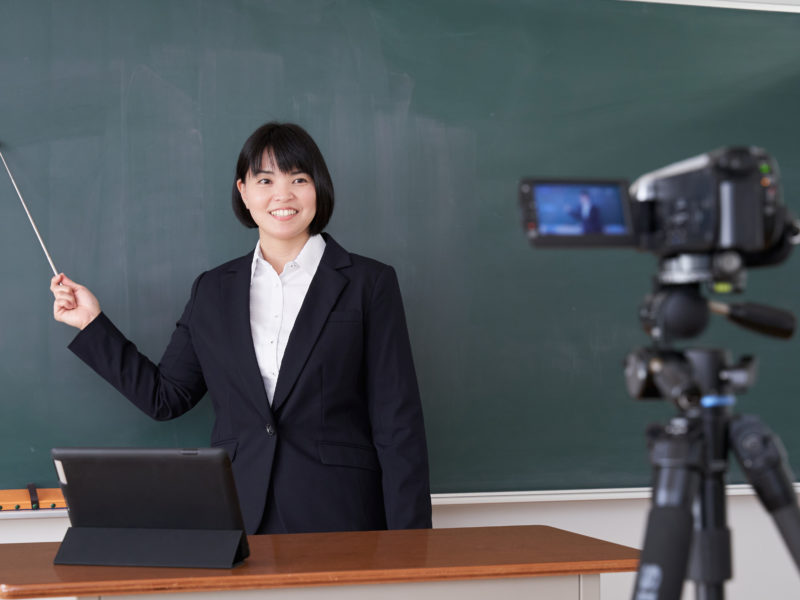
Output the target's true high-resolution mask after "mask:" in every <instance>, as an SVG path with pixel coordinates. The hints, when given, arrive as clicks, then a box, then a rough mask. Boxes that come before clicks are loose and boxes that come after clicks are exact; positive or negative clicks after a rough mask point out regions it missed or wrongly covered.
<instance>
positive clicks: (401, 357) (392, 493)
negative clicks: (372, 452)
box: [364, 266, 431, 529]
mask: <svg viewBox="0 0 800 600" xmlns="http://www.w3.org/2000/svg"><path fill="white" fill-rule="evenodd" d="M365 346H366V347H365V349H364V350H365V352H364V354H365V357H366V358H365V360H366V377H367V398H368V403H369V412H370V421H371V426H372V436H373V442H374V444H375V448H376V450H377V452H378V459H379V461H380V465H381V470H382V473H383V475H382V477H383V481H382V484H383V496H384V506H385V510H386V523H387V526H388V527H389V529H414V528H426V527H431V496H430V478H429V470H428V449H427V443H426V439H425V425H424V422H423V417H422V403H421V401H420V396H419V388H418V386H417V377H416V373H415V371H414V363H413V360H412V356H411V344H410V342H409V338H408V329H407V327H406V320H405V313H404V311H403V302H402V298H401V296H400V287H399V285H398V283H397V276H396V274H395V272H394V269H392V268H391V267H388V266H387V267H386V268H385V269H383V270H382V271H381V273H380V274H379V276H378V278H377V280H376V283H375V287H374V288H373V291H372V297H371V299H370V302H369V305H368V309H367V312H366V314H365Z"/></svg>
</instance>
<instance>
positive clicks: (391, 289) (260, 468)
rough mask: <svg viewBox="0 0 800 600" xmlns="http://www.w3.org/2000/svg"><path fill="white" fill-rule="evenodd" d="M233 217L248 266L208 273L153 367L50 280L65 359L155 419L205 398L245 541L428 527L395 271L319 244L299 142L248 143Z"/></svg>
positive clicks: (319, 167) (271, 129) (82, 296)
mask: <svg viewBox="0 0 800 600" xmlns="http://www.w3.org/2000/svg"><path fill="white" fill-rule="evenodd" d="M233 209H234V213H235V214H236V216H237V217H238V218H239V220H240V221H242V223H243V224H244V225H246V226H248V227H257V228H258V233H259V240H258V244H257V245H256V248H255V251H254V252H250V253H248V254H247V255H245V256H243V257H241V258H238V259H235V260H232V261H230V262H228V263H225V264H223V265H221V266H219V267H217V268H215V269H212V270H210V271H207V272H205V273H202V274H201V275H200V276H199V277H198V278H197V279H196V280H195V282H194V285H193V286H192V291H191V296H190V298H189V302H188V303H187V305H186V308H185V310H184V312H183V316H181V318H180V320H179V321H178V323H177V326H176V329H175V331H174V333H173V334H172V339H171V340H170V342H169V345H168V346H167V349H166V351H165V352H164V355H163V357H162V359H161V361H160V362H159V364H158V365H155V364H153V363H152V362H151V361H150V360H149V359H148V358H147V357H145V356H144V355H142V354H141V353H139V352H138V351H137V349H136V347H135V346H134V345H133V344H132V343H131V342H130V341H128V340H127V339H126V338H125V337H124V336H123V335H122V333H120V332H119V330H117V328H116V327H115V326H114V325H113V323H111V321H110V320H109V319H108V318H107V317H106V315H105V314H104V313H102V311H101V309H100V305H99V303H98V301H97V299H96V298H95V297H94V295H93V294H92V293H91V292H90V291H89V290H88V289H87V288H85V287H84V286H81V285H79V284H77V283H75V282H73V281H71V280H70V279H69V278H67V277H66V276H65V275H63V274H60V275H57V276H55V277H54V278H53V279H52V281H51V286H50V289H51V290H52V291H53V294H54V296H55V302H54V305H53V312H54V315H55V318H56V320H58V321H62V322H64V323H67V324H69V325H72V326H74V327H77V328H79V329H80V330H81V331H80V332H79V333H78V334H77V336H76V337H75V339H74V340H73V341H72V343H71V344H70V346H69V347H70V349H71V350H72V351H73V352H74V353H75V354H76V355H77V356H78V357H80V358H81V359H82V360H83V361H84V362H86V363H87V364H88V365H89V366H90V367H92V368H93V369H94V370H95V371H97V372H98V373H99V374H100V375H101V376H102V377H104V378H105V379H106V380H108V381H109V383H111V384H112V385H113V386H114V387H116V388H117V389H118V390H119V391H120V392H122V394H124V395H125V396H126V397H127V398H128V399H129V400H130V401H131V402H133V403H134V404H135V405H136V406H138V407H139V408H140V409H141V410H142V411H144V412H145V413H146V414H148V415H150V416H151V417H153V418H155V419H160V420H161V419H172V418H174V417H177V416H179V415H181V414H183V413H184V412H186V411H187V410H189V409H190V408H192V407H193V406H194V405H195V404H196V403H197V402H198V401H199V400H200V399H201V398H202V397H203V396H204V394H205V393H206V391H208V394H209V396H210V398H211V401H212V402H213V404H214V413H215V421H214V427H213V431H212V434H211V444H212V445H213V446H221V447H224V448H225V449H226V450H227V452H228V454H229V456H230V457H231V460H232V464H233V472H234V477H235V479H236V486H237V490H238V492H239V501H240V504H241V506H242V513H243V516H244V520H245V526H246V529H247V532H248V533H294V532H309V531H341V530H366V529H384V528H390V529H404V528H420V527H430V526H431V506H430V491H429V482H428V459H427V450H426V442H425V430H424V425H423V420H422V408H421V404H420V399H419V391H418V388H417V382H416V375H415V372H414V366H413V363H412V358H411V348H410V344H409V340H408V333H407V330H406V323H405V315H404V312H403V306H402V300H401V297H400V291H399V287H398V284H397V277H396V275H395V272H394V270H393V269H392V268H391V267H389V266H387V265H384V264H381V263H379V262H377V261H374V260H371V259H368V258H364V257H362V256H358V255H355V254H350V253H348V252H347V251H346V250H344V249H343V248H342V247H341V246H339V244H337V243H336V242H335V241H334V240H333V238H331V237H330V236H329V235H327V234H322V233H321V232H322V230H323V229H324V228H325V226H326V225H327V223H328V220H329V219H330V216H331V213H332V211H333V184H332V182H331V179H330V175H329V174H328V169H327V167H326V165H325V161H324V159H323V158H322V154H321V153H320V151H319V148H317V145H316V144H315V143H314V141H313V140H312V139H311V137H310V136H309V135H308V133H306V132H305V131H304V130H303V129H302V128H301V127H299V126H297V125H293V124H280V123H267V124H266V125H263V126H262V127H260V128H259V129H257V130H256V131H255V132H254V133H253V134H252V135H251V136H250V138H248V140H247V141H246V142H245V144H244V146H243V148H242V151H241V153H240V154H239V160H238V162H237V166H236V176H235V181H234V186H233Z"/></svg>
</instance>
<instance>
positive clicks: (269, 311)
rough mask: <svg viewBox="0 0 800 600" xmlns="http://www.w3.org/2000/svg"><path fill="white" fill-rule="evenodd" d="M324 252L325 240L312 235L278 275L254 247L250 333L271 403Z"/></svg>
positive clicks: (259, 248)
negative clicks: (295, 324) (291, 340)
mask: <svg viewBox="0 0 800 600" xmlns="http://www.w3.org/2000/svg"><path fill="white" fill-rule="evenodd" d="M323 252H325V240H324V239H323V238H322V236H321V235H313V236H311V237H310V238H309V239H308V241H307V242H306V244H305V245H304V246H303V249H302V250H300V254H298V255H297V258H295V259H294V260H292V261H290V262H288V263H286V266H285V267H284V268H283V273H281V274H280V275H278V273H276V272H275V269H273V268H272V265H270V264H269V263H268V262H267V261H265V260H264V258H263V257H262V255H261V247H260V245H259V244H256V249H255V252H254V253H253V266H252V269H251V271H250V331H251V332H252V334H253V344H254V345H255V350H256V359H257V360H258V367H259V369H260V370H261V378H262V379H263V380H264V388H265V389H266V391H267V398H268V399H269V403H270V404H272V398H273V396H274V395H275V386H276V385H277V383H278V373H280V369H281V362H282V361H283V353H284V352H285V351H286V343H287V342H288V341H289V334H290V333H292V327H294V322H295V320H297V313H299V312H300V307H301V306H302V305H303V300H304V299H305V297H306V293H307V292H308V287H309V285H311V279H312V278H313V277H314V274H315V273H316V272H317V267H318V266H319V263H320V261H321V260H322V254H323Z"/></svg>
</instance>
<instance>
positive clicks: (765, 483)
mask: <svg viewBox="0 0 800 600" xmlns="http://www.w3.org/2000/svg"><path fill="white" fill-rule="evenodd" d="M730 438H731V445H732V446H733V451H734V454H735V455H736V458H737V460H738V461H739V464H740V465H741V466H742V470H743V471H744V473H745V475H746V476H747V480H748V481H749V482H750V485H752V486H753V489H755V491H756V494H758V498H759V500H761V504H762V505H763V506H764V508H766V509H767V512H769V514H770V515H771V516H772V519H773V520H774V521H775V525H776V526H777V528H778V531H779V532H780V534H781V537H783V541H784V542H785V543H786V547H787V548H788V549H789V553H790V554H791V555H792V559H793V560H794V563H795V565H796V566H797V568H798V570H800V509H798V506H797V496H796V495H795V492H794V487H793V486H792V481H794V476H793V475H792V472H791V470H790V469H789V464H788V462H787V460H786V450H785V449H784V447H783V444H782V443H781V440H780V438H778V436H776V435H775V434H774V433H772V431H770V429H769V428H768V427H767V426H766V425H764V424H763V423H762V422H761V420H760V419H759V418H758V417H756V416H754V415H741V416H738V417H736V418H735V419H733V420H732V421H731V424H730Z"/></svg>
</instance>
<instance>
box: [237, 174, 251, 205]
mask: <svg viewBox="0 0 800 600" xmlns="http://www.w3.org/2000/svg"><path fill="white" fill-rule="evenodd" d="M236 188H237V189H238V190H239V195H240V196H241V197H242V202H244V205H245V207H247V210H250V207H248V206H247V198H246V197H245V185H244V181H242V180H241V179H237V180H236Z"/></svg>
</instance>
